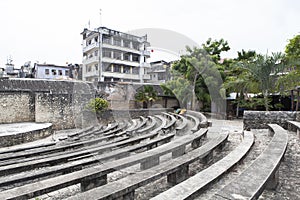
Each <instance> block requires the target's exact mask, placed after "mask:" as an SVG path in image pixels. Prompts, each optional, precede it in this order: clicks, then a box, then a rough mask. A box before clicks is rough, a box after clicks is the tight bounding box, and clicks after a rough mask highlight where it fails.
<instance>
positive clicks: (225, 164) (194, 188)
mask: <svg viewBox="0 0 300 200" xmlns="http://www.w3.org/2000/svg"><path fill="white" fill-rule="evenodd" d="M253 143H254V135H253V133H251V132H246V133H244V139H243V142H242V143H241V144H240V145H239V146H238V147H236V148H235V149H234V150H233V151H232V152H231V153H229V154H228V155H227V156H225V157H224V158H223V159H221V160H220V161H218V162H216V163H214V164H213V165H211V166H210V167H208V168H206V169H204V170H203V171H200V172H199V173H197V174H196V175H194V176H192V177H190V178H188V179H187V180H186V181H184V182H182V183H179V184H178V185H175V186H174V187H172V188H171V189H169V190H167V191H165V192H163V193H161V194H159V195H157V196H156V197H154V198H152V199H153V200H169V199H172V200H181V199H190V198H193V196H195V195H196V194H197V193H199V192H200V191H201V190H203V188H205V187H206V186H207V185H208V184H211V183H213V181H215V180H216V179H218V178H220V176H221V175H223V174H224V173H226V172H227V171H228V170H229V169H231V168H232V167H233V166H234V165H236V164H237V163H238V162H239V161H240V160H241V159H242V158H243V157H244V156H245V155H246V154H247V152H248V151H249V150H250V148H251V146H252V145H253Z"/></svg>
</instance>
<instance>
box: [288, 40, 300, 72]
mask: <svg viewBox="0 0 300 200" xmlns="http://www.w3.org/2000/svg"><path fill="white" fill-rule="evenodd" d="M285 54H286V58H287V60H289V63H292V64H294V65H296V66H298V67H299V65H300V63H299V61H300V35H296V36H295V37H293V38H292V39H290V40H289V43H288V44H287V45H286V47H285Z"/></svg>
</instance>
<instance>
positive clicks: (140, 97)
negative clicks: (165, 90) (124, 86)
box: [135, 85, 157, 108]
mask: <svg viewBox="0 0 300 200" xmlns="http://www.w3.org/2000/svg"><path fill="white" fill-rule="evenodd" d="M135 100H136V101H137V102H141V103H143V108H147V107H148V103H151V102H154V101H156V100H157V92H156V91H155V89H154V88H153V86H152V85H145V86H143V88H142V89H141V90H139V91H138V92H137V93H136V95H135Z"/></svg>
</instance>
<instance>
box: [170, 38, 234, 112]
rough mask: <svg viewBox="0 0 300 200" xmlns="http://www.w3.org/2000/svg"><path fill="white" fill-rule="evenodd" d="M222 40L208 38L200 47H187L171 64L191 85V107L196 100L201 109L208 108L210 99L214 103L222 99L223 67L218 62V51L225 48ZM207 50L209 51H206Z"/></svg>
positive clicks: (194, 106)
mask: <svg viewBox="0 0 300 200" xmlns="http://www.w3.org/2000/svg"><path fill="white" fill-rule="evenodd" d="M226 45H227V42H224V40H219V41H212V40H211V39H209V40H208V41H207V42H206V44H203V45H202V46H203V47H202V48H197V47H193V48H190V47H187V52H188V53H187V54H186V55H183V56H181V59H180V60H179V61H177V62H175V63H174V64H173V65H172V70H173V71H176V72H177V73H179V74H180V75H181V78H184V79H186V80H187V81H188V82H189V84H190V85H191V95H192V99H191V102H190V103H191V109H194V110H195V109H196V100H198V101H200V102H201V104H202V109H203V110H208V109H209V108H210V105H211V100H212V99H213V101H214V102H215V103H216V105H221V104H222V103H221V102H217V101H218V100H220V99H222V98H221V96H220V93H219V91H220V88H219V87H220V85H221V83H222V74H224V73H223V71H224V67H223V66H222V65H221V64H219V58H220V53H221V52H222V51H224V50H226V49H229V47H228V48H227V46H226ZM207 50H208V51H209V52H207Z"/></svg>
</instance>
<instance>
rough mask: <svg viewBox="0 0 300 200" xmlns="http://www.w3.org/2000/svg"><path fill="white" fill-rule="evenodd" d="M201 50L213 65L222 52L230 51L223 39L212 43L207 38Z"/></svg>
mask: <svg viewBox="0 0 300 200" xmlns="http://www.w3.org/2000/svg"><path fill="white" fill-rule="evenodd" d="M202 48H203V49H204V50H205V51H206V52H207V53H208V54H209V55H210V56H211V58H212V60H213V61H214V62H215V63H217V62H218V61H219V60H220V59H221V53H222V52H223V51H229V50H230V47H229V45H228V42H227V41H225V40H224V39H223V38H222V39H220V40H214V41H213V40H212V39H211V38H209V39H208V40H207V41H206V42H205V43H204V44H202Z"/></svg>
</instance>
